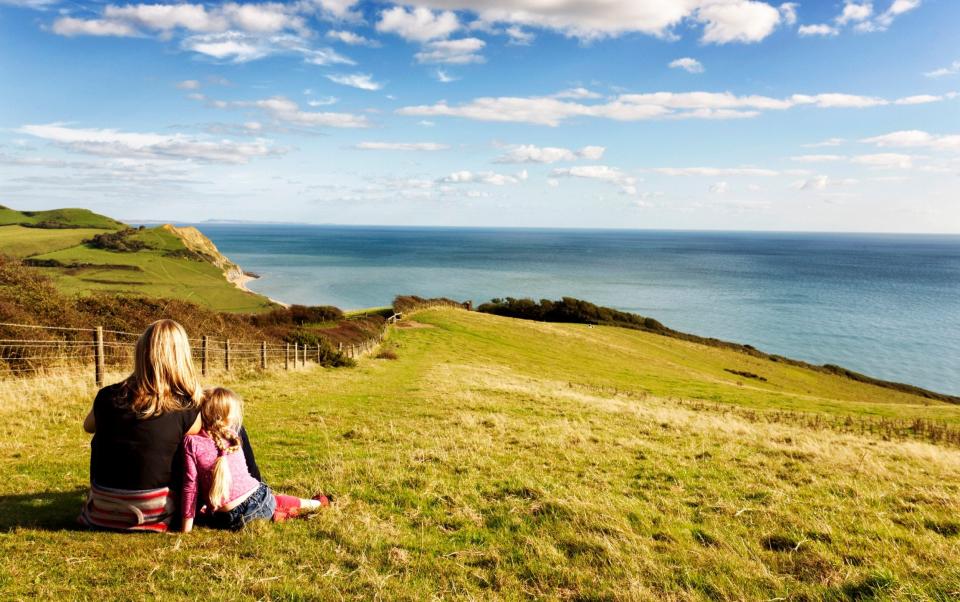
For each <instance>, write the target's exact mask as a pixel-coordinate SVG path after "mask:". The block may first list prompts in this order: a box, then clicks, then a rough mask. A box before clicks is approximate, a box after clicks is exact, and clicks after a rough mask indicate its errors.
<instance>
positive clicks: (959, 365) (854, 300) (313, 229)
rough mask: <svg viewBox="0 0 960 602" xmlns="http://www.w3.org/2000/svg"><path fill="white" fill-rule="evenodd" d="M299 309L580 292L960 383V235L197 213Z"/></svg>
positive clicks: (677, 322)
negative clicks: (218, 219)
mask: <svg viewBox="0 0 960 602" xmlns="http://www.w3.org/2000/svg"><path fill="white" fill-rule="evenodd" d="M189 225H194V226H196V227H198V228H200V229H201V230H202V231H203V232H204V233H205V234H206V235H207V236H208V237H210V238H211V240H213V242H214V243H215V244H216V245H217V246H218V247H219V248H220V250H221V251H223V253H225V254H226V255H227V256H228V257H230V258H231V259H232V260H234V261H236V262H237V263H238V264H239V265H240V266H241V267H242V268H243V269H244V270H246V271H249V272H254V273H256V274H257V275H258V276H260V278H259V279H257V280H254V281H252V282H250V283H249V284H248V286H249V288H250V289H251V290H254V291H256V292H258V293H262V294H264V295H267V296H269V297H272V298H274V299H278V300H280V301H283V302H286V303H299V304H306V305H336V306H338V307H341V308H344V309H359V308H364V307H378V306H384V305H389V304H390V303H391V301H392V300H393V298H394V297H395V296H396V295H401V294H415V295H420V296H425V297H436V296H446V297H451V298H454V299H458V300H472V301H474V303H481V302H483V301H487V300H489V299H491V298H494V297H508V296H509V297H531V298H534V299H540V298H550V299H556V298H559V297H562V296H571V297H577V298H581V299H585V300H588V301H591V302H594V303H597V304H599V305H606V306H610V307H615V308H617V309H620V310H623V311H630V312H634V313H638V314H641V315H644V316H648V317H652V318H655V319H657V320H659V321H661V322H663V323H664V324H666V325H667V326H669V327H671V328H674V329H677V330H682V331H686V332H690V333H693V334H697V335H701V336H709V337H716V338H719V339H724V340H728V341H734V342H738V343H744V344H749V345H753V346H754V347H757V348H759V349H762V350H764V351H767V352H770V353H776V354H780V355H785V356H788V357H793V358H796V359H801V360H805V361H809V362H813V363H817V364H824V363H830V364H839V365H842V366H844V367H846V368H850V369H852V370H856V371H859V372H864V373H866V374H869V375H871V376H875V377H878V378H884V379H888V380H895V381H900V382H906V383H910V384H914V385H918V386H922V387H927V388H930V389H934V390H937V391H942V392H946V393H957V392H960V340H958V338H957V337H956V333H958V332H960V236H957V235H949V234H896V233H891V234H881V233H832V232H831V233H821V232H760V231H751V232H736V231H703V230H699V231H693V230H626V229H573V228H563V229H553V228H509V227H498V228H465V227H442V226H441V227H434V226H359V225H356V226H355V225H296V224H254V223H214V222H205V223H194V224H189Z"/></svg>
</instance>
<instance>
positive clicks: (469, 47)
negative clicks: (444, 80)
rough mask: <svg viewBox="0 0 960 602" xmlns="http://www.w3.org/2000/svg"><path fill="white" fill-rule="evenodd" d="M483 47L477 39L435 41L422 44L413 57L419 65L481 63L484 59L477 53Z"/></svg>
mask: <svg viewBox="0 0 960 602" xmlns="http://www.w3.org/2000/svg"><path fill="white" fill-rule="evenodd" d="M484 46H486V42H484V41H483V40H481V39H479V38H462V39H459V40H435V41H433V42H427V43H426V44H424V45H423V48H422V49H421V50H420V52H418V53H417V54H416V55H415V57H416V59H417V62H419V63H445V64H450V65H465V64H468V63H482V62H483V61H484V58H483V56H482V55H480V54H478V53H479V52H480V51H481V50H483V47H484Z"/></svg>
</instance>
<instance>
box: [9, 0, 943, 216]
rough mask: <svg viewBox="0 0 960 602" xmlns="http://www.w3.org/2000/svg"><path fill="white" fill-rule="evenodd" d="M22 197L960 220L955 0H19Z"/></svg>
mask: <svg viewBox="0 0 960 602" xmlns="http://www.w3.org/2000/svg"><path fill="white" fill-rule="evenodd" d="M0 90H2V92H0V204H3V205H7V206H10V207H14V208H18V209H45V208H54V207H64V206H81V207H88V208H90V209H93V210H95V211H98V212H101V213H105V214H108V215H110V216H113V217H117V218H120V219H125V220H129V221H141V220H164V221H178V222H202V221H204V220H210V219H215V220H245V221H260V222H305V223H337V224H387V225H391V224H392V225H444V226H518V227H591V228H594V227H595V228H656V229H708V230H713V229H721V230H799V231H856V232H940V233H960V94H958V93H960V2H957V1H956V0H873V1H872V2H871V1H869V0H806V1H798V2H785V3H784V2H769V1H760V0H676V1H673V2H668V1H665V0H410V1H407V2H403V3H393V2H366V1H361V2H358V1H355V0H301V1H299V2H289V3H280V2H247V3H241V2H236V3H234V2H229V3H206V4H200V3H181V4H148V3H142V4H141V3H135V2H134V3H116V4H114V3H110V2H82V1H74V0H71V1H60V0H0Z"/></svg>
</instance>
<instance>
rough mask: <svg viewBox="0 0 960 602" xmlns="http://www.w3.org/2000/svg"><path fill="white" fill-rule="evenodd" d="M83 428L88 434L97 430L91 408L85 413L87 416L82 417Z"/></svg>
mask: <svg viewBox="0 0 960 602" xmlns="http://www.w3.org/2000/svg"><path fill="white" fill-rule="evenodd" d="M83 430H85V431H87V432H88V433H90V434H93V433H96V432H97V420H96V418H95V417H94V416H93V410H90V413H89V414H87V417H86V418H84V419H83Z"/></svg>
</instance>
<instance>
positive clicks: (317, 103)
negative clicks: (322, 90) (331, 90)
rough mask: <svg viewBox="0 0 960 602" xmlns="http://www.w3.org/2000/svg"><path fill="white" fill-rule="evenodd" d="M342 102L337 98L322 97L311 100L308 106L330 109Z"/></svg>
mask: <svg viewBox="0 0 960 602" xmlns="http://www.w3.org/2000/svg"><path fill="white" fill-rule="evenodd" d="M339 101H340V99H339V98H337V97H336V96H321V97H320V98H311V99H310V100H308V101H307V105H309V106H311V107H329V106H330V105H335V104H337V103H338V102H339Z"/></svg>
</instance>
